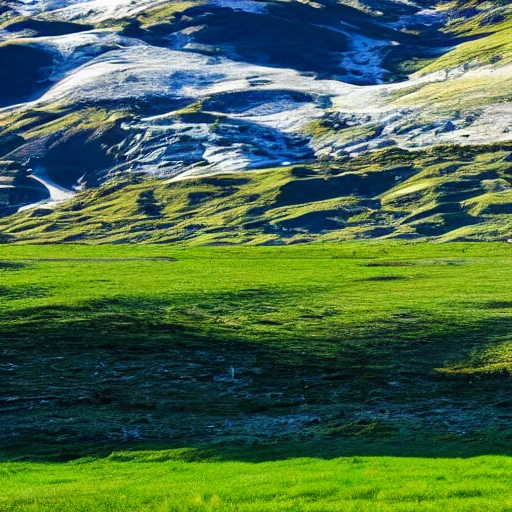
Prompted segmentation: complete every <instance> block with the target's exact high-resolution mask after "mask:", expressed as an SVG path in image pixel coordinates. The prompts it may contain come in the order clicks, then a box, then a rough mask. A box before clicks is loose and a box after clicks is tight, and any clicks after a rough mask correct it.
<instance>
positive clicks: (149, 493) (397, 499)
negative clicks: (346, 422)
mask: <svg viewBox="0 0 512 512" xmlns="http://www.w3.org/2000/svg"><path fill="white" fill-rule="evenodd" d="M128 455H129V454H128ZM124 458H126V459H128V460H127V461H123V459H124ZM130 458H132V459H134V460H131V461H130ZM173 459H174V460H173ZM511 473H512V461H511V459H510V458H507V457H478V458H472V459H465V460H464V459H417V458H415V459H407V458H391V457H378V458H366V457H363V458H361V457H349V458H337V459H333V460H321V459H307V458H301V459H291V460H286V461H280V462H265V463H258V464H251V463H244V462H212V461H210V462H185V461H182V460H179V454H173V453H172V452H165V453H163V454H162V453H158V452H148V453H142V454H139V456H138V457H137V456H135V457H130V456H127V457H125V456H124V455H123V453H122V452H121V453H119V454H114V455H113V456H112V457H111V458H109V459H102V460H98V461H87V462H82V461H78V462H76V463H69V464H47V465H38V464H19V463H16V464H4V465H3V466H2V467H1V469H0V482H1V484H2V485H1V488H0V509H1V510H2V511H14V510H16V511H37V512H41V511H48V512H55V511H73V512H74V511H77V512H78V511H79V512H90V511H109V512H112V511H148V512H150V511H151V512H153V511H157V512H164V511H165V512H169V511H176V512H182V511H217V510H218V511H223V510H225V511H255V512H256V511H257V512H266V511H276V512H279V511H281V510H293V511H295V510H304V511H306V510H307V511H317V512H327V511H372V512H373V511H376V510H378V511H388V510H393V511H418V510H429V511H439V510H446V511H463V512H468V511H483V510H489V511H498V510H500V511H505V510H510V509H511V507H512V491H511V490H510V475H511Z"/></svg>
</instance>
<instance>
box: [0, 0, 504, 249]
mask: <svg viewBox="0 0 512 512" xmlns="http://www.w3.org/2000/svg"><path fill="white" fill-rule="evenodd" d="M2 10H3V13H2V14H0V16H1V17H2V18H1V20H2V21H1V24H0V41H1V42H0V70H1V71H0V73H2V75H1V78H2V79H1V80H0V107H1V110H0V187H1V188H0V205H1V209H2V210H1V211H2V213H3V218H2V219H0V235H1V236H2V239H3V240H6V241H10V240H11V241H17V240H19V241H24V240H30V241H35V242H53V241H59V242H60V241H95V242H118V241H139V242H140V241H148V242H163V241H179V242H182V243H187V244H203V243H213V244H219V243H222V244H226V243H254V244H261V243H274V244H275V243H280V244H282V243H285V244H286V243H297V242H306V241H316V240H346V239H361V238H363V239H364V238H404V237H405V238H418V239H432V238H434V239H440V240H460V239H463V240H496V239H498V240H504V239H507V238H508V237H509V236H510V230H509V223H508V220H507V219H508V217H507V214H508V213H509V211H512V203H511V201H510V194H511V193H512V192H511V190H512V188H511V183H512V182H511V181H510V178H509V175H510V166H511V165H512V164H511V162H510V159H511V156H510V155H511V151H512V142H511V140H512V135H511V129H512V110H511V109H512V107H511V105H512V103H511V102H510V99H511V94H512V85H511V76H512V42H511V41H512V18H511V13H512V11H511V6H510V5H509V2H506V1H496V2H483V3H482V2H478V3H477V2H441V3H438V2H429V1H424V2H418V3H416V4H412V3H407V2H402V1H398V0H396V1H392V0H388V1H380V2H363V1H348V0H347V1H334V0H322V1H319V2H313V1H308V0H303V1H279V0H275V1H268V2H267V1H258V0H244V1H241V0H215V1H211V2H209V1H206V0H205V1H200V0H197V1H149V0H148V1H144V2H137V3H136V4H135V3H133V2H129V1H127V0H119V1H116V2H103V1H100V0H94V1H87V2H83V1H66V0H62V1H57V0H56V1H35V2H5V6H4V7H3V8H2ZM292 196H293V197H292Z"/></svg>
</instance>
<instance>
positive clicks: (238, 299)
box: [0, 242, 512, 510]
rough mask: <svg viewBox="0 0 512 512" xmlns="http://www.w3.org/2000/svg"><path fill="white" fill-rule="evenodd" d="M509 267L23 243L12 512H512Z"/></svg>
mask: <svg viewBox="0 0 512 512" xmlns="http://www.w3.org/2000/svg"><path fill="white" fill-rule="evenodd" d="M510 250H511V249H510V246H509V245H508V244H506V243H492V244H487V243H478V244H477V243H474V244H470V243H456V244H430V245H427V244H411V243H407V244H406V243H404V242H401V243H398V242H359V243H344V244H336V245H329V244H327V245H325V244H322V245H309V246H303V245H298V246H292V247H199V248H178V247H169V246H161V245H146V246H142V245H130V246H126V245H117V246H113V245H102V246H84V245H58V246H57V245H43V246H26V245H4V246H3V247H2V259H1V266H0V275H1V279H2V288H1V294H0V301H1V306H2V307H1V310H0V312H1V318H0V320H1V323H0V328H1V338H2V353H1V367H0V368H1V374H0V375H1V379H2V386H1V387H2V392H3V396H2V398H1V403H0V406H1V410H2V417H3V424H2V425H3V426H2V429H1V433H0V444H1V448H2V457H3V462H2V464H1V465H0V475H1V476H0V477H1V478H2V486H1V491H0V500H1V501H0V504H1V507H2V510H90V509H91V507H92V506H93V504H94V509H95V510H283V509H287V508H288V509H290V510H366V509H367V510H375V508H376V507H377V508H378V509H382V510H439V507H443V508H447V510H491V509H492V510H506V509H507V507H509V506H510V500H511V499H512V496H511V494H510V490H509V486H508V480H509V476H510V470H509V465H510V460H509V459H508V455H509V450H510V436H511V435H512V430H511V429H510V418H511V414H512V389H511V388H510V385H509V381H510V376H509V375H510V371H511V364H512V358H511V355H510V354H511V352H510V350H511V347H512V344H511V342H510V335H511V332H512V324H511V317H510V311H511V301H510V296H511V292H512V283H511V281H510V279H509V278H508V277H509V274H510V267H511V265H512V258H511V256H510ZM461 457H462V458H461Z"/></svg>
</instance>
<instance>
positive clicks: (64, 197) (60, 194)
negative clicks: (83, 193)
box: [18, 167, 76, 212]
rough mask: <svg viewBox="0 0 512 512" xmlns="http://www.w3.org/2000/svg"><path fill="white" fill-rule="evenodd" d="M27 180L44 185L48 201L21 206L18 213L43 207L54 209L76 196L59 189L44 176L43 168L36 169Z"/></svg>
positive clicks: (64, 189) (68, 191)
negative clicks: (48, 196)
mask: <svg viewBox="0 0 512 512" xmlns="http://www.w3.org/2000/svg"><path fill="white" fill-rule="evenodd" d="M29 178H32V179H33V180H36V181H38V182H39V183H41V184H42V185H44V186H45V187H46V188H47V189H48V192H49V193H50V199H47V200H44V201H39V202H37V203H32V204H27V205H25V206H22V207H21V208H20V209H19V210H18V211H19V212H22V211H25V210H33V209H34V208H38V207H44V208H49V209H50V208H54V207H55V206H57V205H58V204H60V203H62V202H64V201H68V200H69V199H72V198H73V197H74V196H75V195H76V192H73V191H72V190H68V189H67V188H64V187H61V186H60V185H58V184H57V183H55V182H54V181H52V180H51V179H50V178H49V177H48V175H47V174H46V170H45V169H44V167H38V168H36V169H35V170H34V172H33V173H32V174H31V175H30V176H29Z"/></svg>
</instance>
